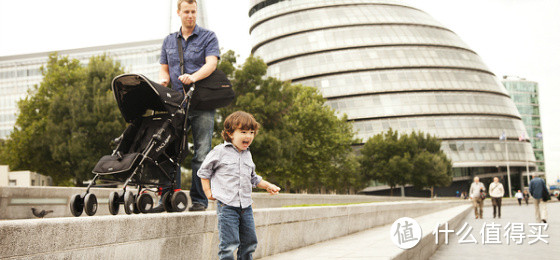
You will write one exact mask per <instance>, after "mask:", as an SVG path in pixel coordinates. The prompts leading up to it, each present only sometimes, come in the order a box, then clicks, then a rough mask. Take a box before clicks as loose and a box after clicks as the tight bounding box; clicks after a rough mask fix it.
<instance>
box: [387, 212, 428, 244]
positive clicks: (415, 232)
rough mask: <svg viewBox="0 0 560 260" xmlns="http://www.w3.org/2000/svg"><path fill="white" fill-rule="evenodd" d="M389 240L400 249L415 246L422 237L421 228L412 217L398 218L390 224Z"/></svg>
mask: <svg viewBox="0 0 560 260" xmlns="http://www.w3.org/2000/svg"><path fill="white" fill-rule="evenodd" d="M390 235H391V240H392V241H393V243H395V245H397V246H398V247H399V248H401V249H410V248H413V247H415V246H416V245H417V244H418V243H419V242H420V239H421V238H422V228H420V225H419V224H418V222H417V221H416V220H414V219H412V218H408V217H404V218H399V219H397V220H396V221H395V222H393V225H392V226H391V234H390Z"/></svg>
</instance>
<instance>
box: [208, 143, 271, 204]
mask: <svg viewBox="0 0 560 260" xmlns="http://www.w3.org/2000/svg"><path fill="white" fill-rule="evenodd" d="M197 175H198V177H200V178H202V179H210V187H211V189H212V196H213V197H214V198H216V199H217V200H219V201H221V202H222V203H224V204H226V205H229V206H233V207H241V208H247V207H249V206H251V204H253V200H252V199H251V191H252V188H255V187H257V184H259V182H261V181H262V177H261V176H259V175H257V174H256V173H255V164H254V163H253V159H252V158H251V152H250V151H249V149H247V150H245V151H241V152H239V151H237V149H236V148H235V147H234V146H233V144H232V143H230V142H224V143H223V144H220V145H218V146H216V147H214V149H212V151H210V153H208V155H207V156H206V159H204V162H203V163H202V165H201V166H200V169H199V170H198V173H197Z"/></svg>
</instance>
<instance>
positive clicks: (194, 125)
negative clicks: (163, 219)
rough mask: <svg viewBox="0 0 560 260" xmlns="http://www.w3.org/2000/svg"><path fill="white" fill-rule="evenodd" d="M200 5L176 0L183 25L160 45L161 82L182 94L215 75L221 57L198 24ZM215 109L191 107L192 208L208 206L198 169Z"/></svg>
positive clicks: (209, 137)
mask: <svg viewBox="0 0 560 260" xmlns="http://www.w3.org/2000/svg"><path fill="white" fill-rule="evenodd" d="M197 6H198V5H197V2H196V0H179V1H177V15H179V17H180V18H181V28H180V29H179V31H177V32H175V33H172V34H170V35H168V36H167V37H166V38H165V39H164V41H163V45H162V47H161V57H160V64H161V68H160V72H159V79H160V83H161V84H162V85H164V86H167V85H168V84H169V83H171V86H170V87H171V88H172V89H174V90H176V91H180V92H181V93H183V84H185V85H189V84H192V83H194V82H197V81H199V80H202V79H204V78H206V77H208V76H209V75H210V74H212V72H214V70H216V66H217V64H218V59H219V58H220V47H219V45H218V39H217V37H216V34H214V32H212V31H210V30H207V29H204V28H202V27H200V26H198V25H197V24H196V15H197ZM177 38H179V39H180V40H181V43H182V46H183V57H184V67H185V74H182V73H181V69H180V64H179V51H178V50H179V49H178V45H177ZM215 112H216V111H215V110H194V109H190V110H189V115H188V124H189V125H190V127H191V131H192V135H193V143H194V157H193V159H192V162H191V165H192V183H191V189H190V197H191V200H192V206H191V207H190V208H189V211H204V210H206V208H207V207H208V199H207V198H206V195H204V191H203V190H202V184H201V181H200V178H199V177H198V175H197V172H198V169H199V168H200V165H201V164H202V162H203V161H204V158H205V157H206V155H207V154H208V152H210V149H211V146H212V132H213V130H214V114H215ZM179 172H180V171H179ZM177 176H178V177H177V178H176V180H177V182H178V185H179V187H178V188H180V186H181V177H180V176H181V175H180V174H177ZM158 207H160V206H158ZM156 211H157V209H156Z"/></svg>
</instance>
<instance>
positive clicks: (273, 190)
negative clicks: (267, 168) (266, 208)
mask: <svg viewBox="0 0 560 260" xmlns="http://www.w3.org/2000/svg"><path fill="white" fill-rule="evenodd" d="M266 191H267V192H268V193H270V194H272V195H276V194H278V192H279V191H280V187H278V186H276V185H274V184H270V185H268V187H266Z"/></svg>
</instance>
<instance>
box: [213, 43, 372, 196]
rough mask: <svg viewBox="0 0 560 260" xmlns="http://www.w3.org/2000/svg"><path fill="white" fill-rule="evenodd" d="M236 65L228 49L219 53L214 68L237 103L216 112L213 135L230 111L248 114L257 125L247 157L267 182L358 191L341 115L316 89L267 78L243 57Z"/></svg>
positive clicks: (349, 135) (260, 65)
mask: <svg viewBox="0 0 560 260" xmlns="http://www.w3.org/2000/svg"><path fill="white" fill-rule="evenodd" d="M235 63H236V56H235V54H234V53H233V52H232V51H228V52H226V53H225V54H224V55H222V59H221V62H220V64H219V68H220V69H222V70H223V71H224V72H226V73H227V74H228V75H229V76H230V78H231V80H232V83H233V87H234V90H235V94H236V99H235V101H234V102H233V104H232V105H230V106H229V107H227V108H223V109H221V110H220V111H219V112H218V114H219V116H218V120H217V121H218V123H217V124H216V128H217V131H216V133H220V131H221V129H222V123H221V121H222V119H223V118H225V117H226V116H227V115H229V114H230V113H232V112H234V111H237V110H243V111H246V112H249V113H251V114H253V115H254V116H255V118H256V119H257V121H259V123H260V124H261V129H260V130H259V134H258V135H257V137H256V138H255V140H254V142H253V144H252V145H251V153H252V155H253V158H254V160H255V162H256V163H257V172H258V173H259V174H261V175H262V176H263V177H264V178H266V179H267V180H269V181H271V182H274V183H277V184H279V185H280V186H281V187H282V188H283V189H284V190H286V191H288V192H296V191H299V192H304V191H307V192H326V191H331V192H339V193H348V192H352V191H354V190H356V189H359V188H361V187H363V179H362V178H361V177H360V176H359V172H358V167H357V165H358V164H357V160H356V159H355V158H354V155H353V151H352V144H353V143H354V142H355V140H354V138H353V135H354V133H353V130H352V126H351V124H350V123H348V122H347V120H346V117H345V116H344V117H341V118H338V117H337V115H336V113H335V111H334V110H333V109H331V108H330V107H328V106H326V105H325V99H324V98H323V97H322V95H321V94H320V93H319V91H318V90H317V89H316V88H312V87H306V86H302V85H294V84H291V83H290V82H285V81H280V80H278V79H276V78H272V77H266V76H265V75H266V70H267V67H266V64H265V63H264V62H263V61H262V60H261V59H259V58H256V57H252V56H251V57H249V58H247V60H246V61H245V63H244V64H243V65H242V66H241V67H240V68H236V67H235ZM220 141H221V138H219V137H218V136H217V137H216V141H215V142H220Z"/></svg>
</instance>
